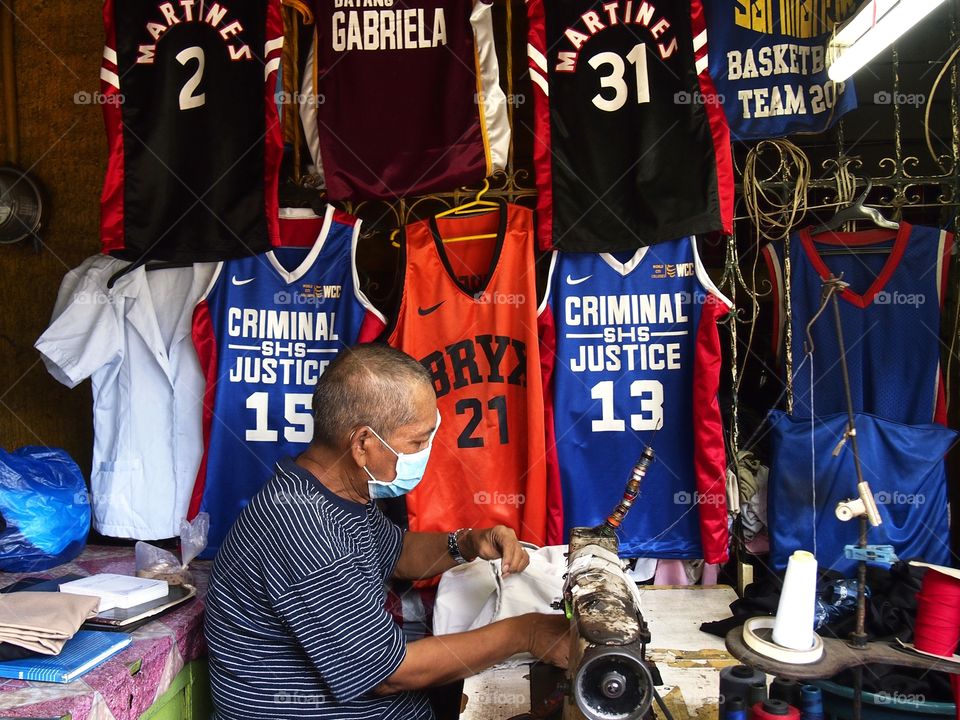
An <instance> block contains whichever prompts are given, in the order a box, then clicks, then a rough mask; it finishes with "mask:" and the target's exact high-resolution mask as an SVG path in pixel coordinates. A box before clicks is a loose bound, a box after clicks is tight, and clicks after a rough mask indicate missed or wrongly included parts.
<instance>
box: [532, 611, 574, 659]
mask: <svg viewBox="0 0 960 720" xmlns="http://www.w3.org/2000/svg"><path fill="white" fill-rule="evenodd" d="M520 617H521V618H522V619H523V620H524V621H525V622H524V625H525V626H526V627H527V628H528V629H529V630H528V631H529V633H530V638H529V640H528V645H529V651H530V653H531V654H532V655H535V656H536V657H538V658H540V659H541V660H543V661H544V662H547V663H550V664H551V665H556V666H557V667H559V668H566V667H567V663H568V662H569V660H570V621H569V620H567V618H566V617H565V616H564V615H546V614H543V613H529V614H527V615H521V616H520Z"/></svg>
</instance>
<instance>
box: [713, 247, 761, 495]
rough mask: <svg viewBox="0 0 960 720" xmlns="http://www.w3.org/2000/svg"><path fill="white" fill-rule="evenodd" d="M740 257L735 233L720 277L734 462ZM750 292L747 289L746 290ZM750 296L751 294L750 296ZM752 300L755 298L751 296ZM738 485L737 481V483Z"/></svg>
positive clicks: (737, 430) (737, 424) (737, 422)
mask: <svg viewBox="0 0 960 720" xmlns="http://www.w3.org/2000/svg"><path fill="white" fill-rule="evenodd" d="M740 279H741V278H740V259H739V257H738V256H737V237H736V233H735V232H734V233H731V234H730V237H728V238H727V252H726V257H725V258H724V263H723V277H722V278H720V287H727V286H729V288H730V289H729V291H728V295H729V300H730V302H731V304H732V306H733V307H732V308H731V310H730V314H729V315H728V316H727V317H726V318H724V319H723V320H722V321H721V322H726V323H727V325H728V327H729V328H730V389H731V393H730V394H731V396H732V397H731V398H730V457H731V458H733V461H734V463H736V462H737V458H739V444H740V412H739V407H740V400H739V397H740V379H739V377H738V373H737V319H738V313H739V310H738V309H737V282H738V280H740ZM747 292H748V293H749V292H750V291H749V290H748V291H747ZM751 298H752V296H751ZM752 299H753V301H754V302H756V299H754V298H752ZM738 485H739V483H738Z"/></svg>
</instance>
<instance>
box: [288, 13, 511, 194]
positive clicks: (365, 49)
mask: <svg viewBox="0 0 960 720" xmlns="http://www.w3.org/2000/svg"><path fill="white" fill-rule="evenodd" d="M311 6H312V9H313V14H314V19H315V27H316V39H315V43H314V46H313V47H314V49H313V52H312V53H311V54H310V60H311V62H312V65H308V68H307V69H306V70H305V73H306V74H308V75H311V76H312V77H313V81H314V84H315V89H316V96H315V98H316V102H313V103H309V104H308V107H307V118H306V119H305V121H304V126H305V130H306V135H307V138H308V141H309V142H308V146H309V147H310V149H311V153H312V154H313V157H314V162H315V164H316V165H317V167H318V168H320V167H322V169H323V173H324V176H325V179H326V185H327V193H328V195H329V197H330V198H331V199H332V200H345V199H350V198H354V199H359V198H401V197H407V196H410V195H418V194H422V193H427V192H434V191H438V190H450V189H452V188H455V187H457V186H458V185H471V184H476V183H478V182H480V181H481V180H482V179H483V178H484V177H486V176H488V175H492V174H493V173H494V172H496V171H497V170H502V169H503V168H504V167H505V166H506V161H507V153H508V151H509V145H510V125H509V122H508V119H507V98H506V95H504V93H503V90H502V89H501V88H500V84H499V83H500V74H499V69H498V64H497V55H496V49H495V47H494V39H493V25H492V20H491V11H492V10H491V8H492V3H490V2H488V1H487V0H405V2H403V3H393V2H392V0H390V1H389V2H382V1H380V0H378V1H377V2H368V1H365V0H337V1H336V2H330V0H311ZM313 137H315V138H316V142H313V141H312V139H313ZM315 148H316V151H315Z"/></svg>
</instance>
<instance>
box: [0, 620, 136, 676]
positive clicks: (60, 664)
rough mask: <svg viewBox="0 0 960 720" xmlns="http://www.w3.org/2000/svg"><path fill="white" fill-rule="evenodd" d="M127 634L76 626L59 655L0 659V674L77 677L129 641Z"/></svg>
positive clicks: (115, 652) (112, 654)
mask: <svg viewBox="0 0 960 720" xmlns="http://www.w3.org/2000/svg"><path fill="white" fill-rule="evenodd" d="M131 642H132V641H131V638H130V636H129V635H124V634H122V633H116V632H104V631H101V630H78V631H77V634H76V635H74V636H73V637H72V638H70V639H69V640H67V642H66V643H65V644H64V646H63V650H61V651H60V654H59V655H42V656H39V657H32V658H24V659H23V660H7V661H6V662H0V678H13V679H14V680H42V681H43V682H57V683H67V682H71V681H73V680H76V679H77V678H78V677H80V676H81V675H83V674H84V673H85V672H87V671H88V670H92V669H93V668H95V667H96V666H97V665H99V664H100V663H102V662H103V661H104V660H106V659H107V658H109V657H112V656H114V655H116V654H117V653H118V652H120V651H121V650H123V649H124V648H125V647H126V646H127V645H129V644H130V643H131Z"/></svg>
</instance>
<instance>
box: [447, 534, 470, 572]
mask: <svg viewBox="0 0 960 720" xmlns="http://www.w3.org/2000/svg"><path fill="white" fill-rule="evenodd" d="M471 530H473V528H460V529H459V530H454V531H453V532H452V533H450V534H449V535H447V552H448V553H450V557H452V558H453V559H454V560H455V561H456V563H457V565H463V564H464V563H468V562H470V561H469V560H467V559H466V558H465V557H464V556H463V553H462V552H460V534H461V533H468V532H470V531H471Z"/></svg>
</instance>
